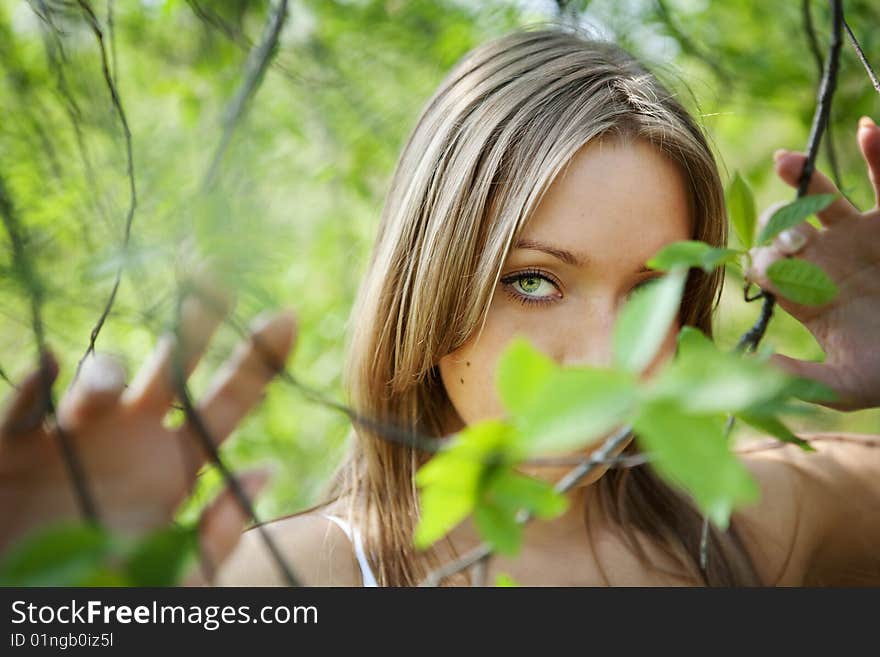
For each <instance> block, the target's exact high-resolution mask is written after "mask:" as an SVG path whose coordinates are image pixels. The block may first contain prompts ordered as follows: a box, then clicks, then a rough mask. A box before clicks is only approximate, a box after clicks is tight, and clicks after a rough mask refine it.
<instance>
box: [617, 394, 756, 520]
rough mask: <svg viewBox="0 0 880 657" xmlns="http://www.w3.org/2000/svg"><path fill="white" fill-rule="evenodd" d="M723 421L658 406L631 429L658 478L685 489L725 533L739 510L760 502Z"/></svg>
mask: <svg viewBox="0 0 880 657" xmlns="http://www.w3.org/2000/svg"><path fill="white" fill-rule="evenodd" d="M724 421H725V419H724V415H723V414H720V413H719V414H714V415H697V414H691V413H687V412H685V411H683V410H682V409H681V408H679V407H678V406H677V405H676V404H675V403H672V402H668V401H654V402H649V403H647V404H645V405H644V406H643V407H642V408H641V410H640V412H639V415H638V417H637V418H636V420H635V422H634V425H633V426H634V428H635V431H636V439H637V440H638V441H639V443H640V444H641V445H642V447H643V449H645V450H646V451H647V452H649V453H650V454H651V455H652V457H653V460H652V464H653V466H654V467H655V468H656V470H657V472H658V473H659V474H660V475H661V476H663V477H664V478H666V479H667V480H668V481H670V482H671V483H673V484H675V485H677V486H680V487H682V488H684V489H685V490H686V491H687V492H688V493H689V494H690V495H691V496H692V497H693V499H694V500H695V502H696V503H697V506H698V507H699V508H700V509H701V511H702V512H703V513H705V514H707V515H708V516H709V517H710V518H711V520H712V521H713V522H714V523H715V524H716V526H718V527H720V528H721V529H726V528H727V524H728V520H729V518H730V513H731V512H732V510H733V509H734V508H735V507H736V506H738V505H740V504H745V503H751V502H755V501H757V500H758V497H759V489H758V486H757V484H756V483H755V481H754V480H753V479H752V477H751V476H750V475H749V472H748V471H747V470H746V468H745V467H744V466H743V465H742V463H740V461H739V460H738V459H737V458H736V456H735V455H734V454H732V453H731V452H730V450H729V448H728V444H727V438H726V436H725V434H724Z"/></svg>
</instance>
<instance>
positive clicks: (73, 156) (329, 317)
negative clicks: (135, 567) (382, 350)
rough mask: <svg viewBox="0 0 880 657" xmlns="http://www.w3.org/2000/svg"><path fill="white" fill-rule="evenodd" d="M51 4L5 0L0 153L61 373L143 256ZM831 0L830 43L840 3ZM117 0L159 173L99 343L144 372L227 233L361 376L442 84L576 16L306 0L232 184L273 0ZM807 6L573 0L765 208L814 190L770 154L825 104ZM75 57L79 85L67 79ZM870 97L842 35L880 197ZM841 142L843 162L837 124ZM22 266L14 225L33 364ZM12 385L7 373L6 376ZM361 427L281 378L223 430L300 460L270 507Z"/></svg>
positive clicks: (255, 307) (842, 93)
mask: <svg viewBox="0 0 880 657" xmlns="http://www.w3.org/2000/svg"><path fill="white" fill-rule="evenodd" d="M40 4H41V3H39V2H32V3H28V2H24V1H20V2H19V1H16V0H0V174H2V175H3V177H4V179H5V180H6V182H7V186H8V191H9V194H10V196H11V197H12V199H13V200H14V202H15V205H16V208H17V212H18V216H19V218H20V220H21V222H22V223H23V225H24V226H25V230H26V233H27V244H26V246H27V251H28V253H29V254H30V257H31V260H32V262H33V263H34V265H35V267H36V270H37V273H38V276H39V279H40V281H41V282H42V284H43V286H44V288H45V293H46V300H45V306H44V314H45V323H46V337H47V342H48V344H49V345H50V347H51V348H52V349H53V350H54V351H55V352H56V354H57V355H58V357H59V360H60V361H61V364H62V371H61V375H60V378H59V382H58V384H57V385H58V387H57V389H58V390H59V391H61V390H63V389H64V388H65V387H66V385H67V383H68V382H69V381H70V378H71V376H72V374H73V372H74V370H75V367H76V363H77V361H78V360H79V358H80V357H81V356H82V354H83V352H84V350H85V347H86V346H87V345H88V338H89V333H90V331H91V328H92V326H93V324H94V322H95V321H96V319H97V317H98V316H99V315H100V313H101V310H102V308H103V306H104V304H105V302H106V299H107V296H108V294H109V292H110V288H111V286H112V283H113V278H114V275H115V271H116V267H117V266H118V265H119V263H120V258H121V249H120V246H121V243H122V237H123V231H124V221H125V213H126V210H127V207H128V179H127V177H126V157H125V145H124V141H123V136H122V131H121V129H120V124H119V121H118V118H117V116H116V114H115V113H114V110H113V105H112V104H111V100H110V95H109V92H108V89H107V86H106V85H105V82H104V78H103V76H102V73H101V60H100V57H99V51H98V48H97V45H96V40H95V37H94V34H93V33H92V32H91V30H90V29H89V27H88V25H87V24H86V23H85V21H84V20H83V18H82V14H81V12H80V11H79V10H78V8H77V7H76V3H72V4H71V5H69V6H67V5H65V4H64V3H57V2H51V3H48V4H49V5H51V6H52V7H53V8H54V9H55V11H53V17H54V21H55V25H56V27H57V28H58V29H59V31H60V32H61V33H62V37H61V45H62V46H63V58H61V55H60V52H59V51H57V50H56V51H55V53H56V64H54V65H53V63H51V62H50V60H49V58H48V56H47V42H46V40H45V31H44V29H43V28H44V25H43V24H42V23H41V21H40V19H39V18H38V17H37V14H36V13H35V11H34V10H33V8H34V7H37V8H39V6H40ZM809 6H810V8H811V10H812V15H813V20H814V22H815V25H816V29H817V31H818V35H819V36H818V38H819V47H820V49H821V51H822V52H823V53H824V52H825V50H826V48H827V41H828V38H827V32H828V25H829V16H828V8H827V3H825V2H811V3H809ZM94 7H95V11H96V14H97V16H98V18H99V20H100V21H101V24H102V26H103V27H104V33H105V39H106V43H107V48H108V51H109V52H110V55H111V64H112V66H111V70H112V71H113V74H114V75H115V79H116V82H117V86H118V90H119V94H120V97H121V101H122V104H123V106H124V109H125V112H126V114H127V118H128V122H129V125H130V127H131V133H132V147H133V159H134V170H135V178H136V182H137V191H138V205H137V209H136V212H135V215H134V220H133V226H132V236H131V244H130V249H129V254H128V258H127V261H126V273H125V275H124V276H123V281H122V286H121V288H120V293H119V297H118V299H117V301H116V304H115V305H114V308H113V312H112V313H111V315H110V317H109V320H108V322H107V324H106V325H105V327H104V329H103V331H102V333H101V335H100V338H99V340H98V348H99V349H100V350H103V351H109V352H111V353H114V354H116V355H118V356H119V357H120V358H121V359H122V360H123V362H124V363H125V364H126V367H127V369H128V372H129V375H130V376H133V375H134V373H135V372H136V370H137V369H138V367H139V366H140V364H141V363H142V362H143V361H144V360H145V358H146V355H147V354H148V353H149V351H150V350H151V349H152V347H153V345H154V344H155V342H156V339H157V337H158V335H159V334H160V333H161V332H162V331H163V330H165V329H166V328H167V327H168V325H169V322H170V321H171V319H172V316H173V312H174V304H175V293H176V286H175V281H176V278H177V277H178V276H179V275H180V274H181V272H184V271H186V270H187V268H189V267H191V266H192V263H193V262H194V261H196V260H202V259H205V258H210V259H211V260H212V261H213V262H214V263H216V264H217V268H218V270H219V271H221V272H222V274H223V276H224V278H225V281H226V283H227V284H228V285H229V286H230V287H232V288H233V289H234V290H235V291H236V295H237V305H236V309H235V314H236V316H237V317H238V318H240V319H242V320H243V321H250V320H251V319H252V318H253V317H255V316H256V315H258V314H259V313H260V312H262V311H264V310H270V309H274V308H279V307H292V308H294V309H295V310H296V312H297V314H298V317H299V324H300V339H299V342H298V344H297V346H296V349H295V352H294V354H293V355H292V356H291V358H290V360H289V361H288V365H289V367H290V369H291V370H292V372H293V373H294V374H295V375H296V376H297V377H298V378H299V379H301V380H302V381H304V382H306V383H307V384H309V385H310V386H312V387H314V388H316V389H318V390H321V391H323V392H324V393H326V394H327V395H329V396H331V397H332V398H334V399H339V400H341V399H342V390H341V380H340V375H341V367H342V362H343V355H344V348H345V331H346V325H347V322H348V313H349V310H350V308H351V304H352V300H353V296H354V294H355V291H356V289H357V285H358V282H359V280H360V277H361V275H362V273H363V271H364V267H365V265H366V261H367V257H368V255H369V250H370V246H371V243H372V239H373V236H374V233H375V230H376V226H377V222H378V217H379V214H380V212H381V207H382V202H383V197H384V194H385V191H386V188H387V185H388V182H389V178H390V175H391V173H392V171H393V168H394V165H395V163H396V160H397V157H398V154H399V152H400V149H401V147H402V145H403V143H404V140H405V139H406V137H407V134H408V132H409V130H410V129H411V127H412V126H413V124H414V122H415V120H416V117H417V116H418V113H419V111H420V109H421V107H422V105H423V103H424V102H425V101H426V100H427V99H428V98H429V97H430V95H431V94H432V92H433V91H434V89H435V88H436V86H437V85H438V84H439V82H440V80H441V79H442V78H443V76H444V75H445V73H446V72H447V71H448V70H449V69H450V68H451V67H452V66H453V65H454V63H455V62H456V61H457V60H458V58H459V57H460V56H461V55H463V54H464V53H465V52H467V51H468V50H469V49H470V48H472V47H474V46H475V45H477V44H479V43H481V42H483V41H484V40H486V39H489V38H492V37H495V36H499V35H501V34H503V33H505V32H507V31H509V30H510V29H513V28H515V27H517V26H519V25H525V24H531V23H534V22H536V21H542V20H548V19H553V18H556V17H557V16H559V13H558V8H557V5H556V3H553V2H537V1H532V2H524V1H523V2H500V1H499V2H488V1H487V2H464V1H459V2H452V1H444V2H404V1H402V0H400V1H393V0H388V1H385V2H379V1H357V0H349V1H346V2H342V1H336V2H334V1H330V0H308V1H294V2H291V3H290V13H289V16H288V19H287V22H286V25H285V27H284V30H283V32H282V34H281V40H280V47H279V50H278V53H277V56H276V57H275V59H274V60H273V64H272V66H271V67H270V68H269V70H268V72H267V73H266V75H265V78H264V79H263V82H262V85H261V86H260V88H259V90H258V92H257V94H256V96H255V97H254V99H253V102H252V103H251V104H250V105H249V107H248V111H247V113H246V115H245V117H244V118H243V120H242V121H240V122H239V123H238V124H237V126H236V129H235V131H234V133H233V138H232V141H231V143H230V145H229V148H228V150H227V152H226V153H225V157H224V159H223V162H222V168H221V171H220V176H219V178H218V184H217V185H216V186H215V187H214V188H212V190H211V191H210V192H208V193H205V192H204V191H203V179H204V176H205V173H206V171H207V169H208V166H209V164H210V161H211V158H212V156H213V154H214V151H215V149H216V147H217V144H218V142H219V140H220V138H221V135H222V132H223V120H224V119H223V117H224V112H225V109H226V107H227V105H228V103H229V101H230V99H231V98H232V97H233V96H234V94H235V93H236V91H237V89H238V86H239V85H240V83H241V81H242V79H243V77H244V74H245V63H246V60H247V53H248V51H249V50H250V48H251V47H252V45H253V44H254V42H256V41H258V40H259V38H260V34H261V31H262V29H263V24H264V23H265V21H266V17H267V14H268V11H269V3H267V2H262V1H248V2H245V1H242V0H218V1H216V2H209V1H207V0H206V1H204V2H184V1H182V0H168V1H161V0H153V1H150V2H147V1H142V2H135V1H124V2H123V1H117V2H114V3H110V4H108V3H107V2H104V1H101V2H96V3H94ZM109 7H112V17H113V20H112V25H113V29H112V30H110V21H109V20H108V18H109V15H108V8H109ZM846 10H847V19H848V22H849V24H850V26H851V27H852V29H853V31H854V32H855V33H856V35H857V36H858V37H859V39H860V40H861V43H862V46H863V48H864V49H865V51H866V52H867V54H868V56H869V58H872V60H873V61H874V63H875V64H876V63H877V62H878V61H880V32H878V31H877V30H875V29H873V26H875V25H877V24H880V9H878V8H876V6H872V4H871V3H870V2H847V3H846ZM802 12H803V5H802V4H801V3H800V2H786V3H782V2H780V3H766V2H757V1H750V2H697V1H684V0H678V1H671V0H670V1H668V2H655V1H635V0H634V1H629V2H573V3H571V6H570V8H569V9H568V10H567V12H564V13H563V18H564V19H565V20H577V21H580V22H581V24H584V25H588V26H589V27H590V28H591V29H593V30H594V31H595V32H596V33H597V34H598V35H600V36H604V37H607V38H613V39H616V40H617V41H619V42H620V43H621V44H622V45H623V46H624V47H626V48H628V49H629V50H631V51H632V52H633V53H634V54H636V55H638V56H640V57H641V58H642V59H643V61H645V62H646V63H647V64H648V65H649V67H650V68H652V69H653V70H654V71H655V72H656V73H657V74H658V75H659V76H660V77H661V78H663V79H664V80H665V81H666V82H667V83H668V84H669V85H670V86H671V87H672V88H673V89H675V90H676V91H678V92H679V94H680V98H681V100H682V101H683V102H684V103H685V105H686V106H687V107H688V108H689V109H690V110H691V111H692V112H694V113H695V114H696V115H697V116H698V119H699V121H700V122H701V123H702V125H704V126H705V128H706V130H707V132H708V134H709V135H710V138H711V141H712V145H713V149H714V151H715V153H716V156H717V158H718V160H719V163H720V165H721V169H722V178H723V180H724V181H725V183H726V182H727V181H728V180H729V179H730V178H731V176H732V175H733V172H734V170H739V171H740V173H741V175H743V176H744V177H745V178H746V179H747V180H748V182H749V183H750V184H751V185H752V187H753V188H754V190H755V194H756V198H757V200H758V206H759V209H760V208H763V207H765V206H767V205H769V204H770V203H772V202H774V201H779V200H791V199H793V198H794V190H793V189H791V188H789V187H788V186H786V185H784V184H783V183H782V182H781V181H780V180H778V179H777V178H776V176H775V174H774V173H773V170H772V167H771V162H772V153H773V151H774V150H776V149H777V148H789V149H793V150H803V149H804V148H805V146H806V141H807V135H808V132H809V126H810V122H811V119H812V114H813V110H814V104H815V98H816V90H817V86H818V70H817V64H816V61H815V59H814V58H813V55H812V54H811V51H810V49H809V46H808V41H807V37H806V35H805V32H804V30H803V13H802ZM52 43H55V42H53V41H52V40H51V38H50V39H49V44H50V46H51V45H52ZM57 45H58V44H57V43H55V45H54V46H52V47H54V48H57ZM58 61H60V62H61V63H60V66H59V65H58V64H57V62H58ZM59 71H61V73H62V74H63V85H65V86H66V88H67V90H68V91H69V95H70V96H71V97H72V98H73V99H74V101H75V103H76V109H75V110H71V109H70V105H69V102H68V101H67V100H66V99H65V96H64V94H63V93H61V91H60V89H61V87H60V84H59V81H60V80H61V78H59ZM863 114H868V115H870V116H873V117H874V118H875V119H878V120H880V96H878V94H877V93H876V92H875V91H874V90H873V88H872V87H871V85H870V82H869V81H868V79H867V76H866V75H865V72H864V69H863V68H862V66H861V64H860V63H859V62H858V60H857V59H856V57H855V54H854V52H853V50H852V48H851V47H850V46H849V44H848V43H845V44H844V49H843V54H842V59H841V73H840V77H839V80H838V90H837V93H836V95H835V98H834V106H833V110H832V136H833V141H834V143H835V145H836V152H837V157H838V160H839V167H840V171H841V172H842V175H843V189H844V191H845V193H846V194H847V195H848V196H849V197H850V198H851V199H852V200H853V202H854V203H855V204H856V205H857V206H858V207H860V208H863V209H866V208H868V207H871V206H872V205H873V192H872V190H871V188H870V185H869V183H868V178H867V174H866V171H865V167H864V163H863V161H862V159H861V154H860V153H859V151H858V149H857V146H856V142H855V130H856V122H857V120H858V118H859V117H860V116H861V115H863ZM77 133H79V136H80V138H79V139H78V136H77ZM818 166H819V168H820V169H821V170H822V171H825V172H826V173H827V172H829V171H830V168H829V165H828V160H827V153H826V151H825V150H824V149H823V151H822V154H821V156H820V158H819V162H818ZM10 265H11V249H10V248H9V240H8V238H7V236H6V235H5V234H4V236H3V248H2V255H0V267H2V269H0V273H2V280H0V368H2V370H3V372H4V373H5V374H6V375H7V376H8V377H9V378H11V379H12V380H15V379H17V378H18V377H20V376H21V375H22V374H23V373H24V372H25V371H28V370H30V369H31V368H32V366H33V365H32V364H33V363H34V362H35V361H36V345H35V341H34V337H33V330H32V327H31V324H30V315H29V309H28V297H27V296H26V294H25V291H24V289H23V288H22V286H21V283H20V281H19V280H16V279H15V278H13V277H12V276H10V275H9V269H10ZM725 289H726V291H725V295H724V300H723V304H722V307H721V308H720V310H719V331H718V341H719V343H720V344H721V345H722V346H727V347H729V346H732V345H733V344H734V343H735V341H736V338H737V337H738V336H739V335H740V334H741V333H742V332H743V331H744V330H745V329H746V328H747V327H748V326H750V325H751V323H752V321H753V320H754V318H755V316H756V314H757V312H758V305H757V304H751V305H746V304H744V303H743V302H742V298H741V287H740V284H739V282H738V281H737V280H736V279H735V278H729V279H728V281H727V284H726V286H725ZM237 340H238V338H237V336H236V334H235V332H234V331H233V330H232V329H231V328H230V327H228V326H224V327H222V328H221V329H220V330H219V332H218V334H217V336H216V337H215V339H214V340H213V342H212V344H211V347H210V349H209V351H208V353H207V354H206V356H205V358H204V360H203V362H202V364H201V365H200V366H199V368H198V370H197V371H196V373H195V374H194V376H193V379H192V389H193V391H194V392H195V394H196V396H197V395H198V392H199V391H200V390H204V389H205V388H206V386H207V384H208V382H209V381H210V379H211V376H212V374H213V373H214V372H215V371H216V370H217V368H218V367H219V365H220V363H222V361H223V360H224V359H225V358H226V357H227V356H228V354H229V352H230V351H231V350H232V348H233V347H234V345H235V343H236V342H237ZM766 341H767V343H769V344H772V345H773V346H774V347H775V348H776V349H777V350H778V351H780V352H782V353H786V354H789V355H792V356H796V357H802V358H809V359H820V358H821V357H822V352H821V350H820V349H819V347H818V345H817V344H816V343H815V341H814V340H813V338H812V337H811V336H810V335H809V333H808V332H807V331H806V330H805V329H803V327H801V326H800V325H799V324H798V323H797V322H795V321H794V320H792V319H791V318H790V317H787V316H785V315H784V313H783V312H782V311H780V310H777V317H776V318H775V319H774V321H773V322H772V324H771V328H770V330H769V332H768V335H767V338H766ZM0 386H3V388H5V390H4V393H3V394H4V395H8V393H9V392H10V388H9V386H8V384H7V383H5V382H2V381H0ZM791 425H792V426H793V427H794V428H797V429H807V430H846V431H858V432H869V433H877V432H878V429H880V411H876V410H872V411H862V412H858V413H848V414H844V413H837V412H834V411H825V410H823V411H822V412H821V413H819V414H818V415H816V416H815V417H810V418H808V419H802V418H801V419H799V418H792V419H791ZM347 432H348V423H347V420H346V418H345V417H344V416H342V415H340V414H339V413H338V412H336V411H332V410H329V409H326V408H324V407H322V406H320V405H317V404H314V403H311V402H308V401H307V400H305V399H303V396H302V394H301V393H300V392H298V391H297V390H296V389H295V388H293V387H291V386H289V385H286V384H284V383H282V382H275V383H273V384H272V385H271V386H270V388H269V390H268V393H267V395H266V398H265V400H264V402H263V403H262V405H261V406H260V407H259V408H258V409H257V410H255V411H254V412H253V413H252V414H251V415H250V416H249V417H248V418H247V419H246V420H245V421H244V422H243V423H242V424H241V425H240V427H239V429H238V430H237V432H236V433H235V434H234V435H233V437H232V438H231V439H230V440H229V441H228V442H227V443H226V444H225V445H224V447H223V450H222V451H223V454H224V456H225V457H226V458H227V460H228V462H229V463H230V464H231V465H232V466H233V467H234V468H235V469H241V468H244V467H250V466H252V465H255V464H259V463H265V462H269V461H271V462H273V463H274V464H275V465H276V466H277V472H276V475H275V477H274V479H273V482H272V484H271V486H270V488H269V489H268V491H267V492H266V493H264V494H263V495H262V497H261V498H260V501H259V503H258V507H257V508H258V514H259V515H260V516H261V517H263V518H269V517H275V516H278V515H284V514H289V513H293V512H296V511H298V510H299V509H301V508H303V507H305V506H306V505H308V504H310V503H311V502H313V501H314V500H315V496H316V494H317V491H318V489H319V488H320V487H321V485H322V484H323V483H324V482H325V481H326V479H327V476H328V475H329V473H330V472H331V471H332V469H333V467H334V466H335V465H336V463H337V462H338V461H339V459H340V457H341V455H342V453H343V449H344V446H345V445H344V443H345V438H346V435H347ZM218 485H219V476H218V475H217V473H216V472H215V471H214V470H213V469H206V471H205V472H204V474H203V475H202V476H201V477H200V485H199V487H198V491H197V494H196V495H195V496H194V498H193V500H192V501H191V502H190V503H188V504H187V505H186V507H185V508H184V509H182V511H181V515H182V516H183V517H186V516H191V515H192V514H193V513H195V512H196V510H197V509H198V508H199V507H200V506H201V505H202V504H203V503H204V501H205V500H206V499H208V498H210V497H211V496H212V495H213V494H214V492H215V491H216V490H217V487H218Z"/></svg>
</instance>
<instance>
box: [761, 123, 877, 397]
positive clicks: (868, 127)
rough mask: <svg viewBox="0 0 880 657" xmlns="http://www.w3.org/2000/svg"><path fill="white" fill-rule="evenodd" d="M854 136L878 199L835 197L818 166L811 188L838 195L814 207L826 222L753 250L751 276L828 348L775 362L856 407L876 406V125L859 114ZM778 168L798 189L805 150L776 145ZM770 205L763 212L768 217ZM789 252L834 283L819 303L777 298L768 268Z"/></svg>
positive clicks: (811, 191) (787, 233)
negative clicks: (833, 291) (860, 204)
mask: <svg viewBox="0 0 880 657" xmlns="http://www.w3.org/2000/svg"><path fill="white" fill-rule="evenodd" d="M856 138H857V141H858V143H859V147H860V149H861V151H862V156H863V157H864V159H865V162H866V164H867V167H868V175H869V177H870V180H871V184H872V185H873V188H874V194H875V204H874V207H873V208H872V209H871V210H869V211H867V212H860V211H859V210H858V209H856V208H855V207H854V206H853V205H852V204H851V203H850V202H849V201H848V200H846V199H845V198H843V197H842V196H840V192H839V191H838V189H837V187H835V185H834V183H832V182H831V181H830V180H829V179H828V178H827V177H826V176H824V175H822V173H820V172H819V171H815V172H814V173H813V176H812V178H811V180H810V185H809V188H808V190H807V193H808V194H825V193H832V194H836V195H837V196H838V198H837V199H836V200H835V201H834V202H833V203H832V204H831V205H829V206H828V207H827V208H825V209H824V210H823V211H821V212H819V213H818V217H819V220H820V221H821V223H822V226H823V228H822V229H821V230H817V229H816V228H814V227H813V226H812V225H810V224H807V223H802V224H800V225H799V226H796V227H795V228H792V229H790V230H788V231H785V232H784V233H782V234H780V235H779V236H777V238H776V240H775V241H774V243H773V244H772V245H771V246H768V247H763V248H756V249H753V250H752V268H751V271H750V272H749V273H748V278H749V280H751V281H754V282H755V283H757V284H758V285H760V286H761V287H762V288H764V289H765V290H769V291H770V292H772V293H773V294H775V295H776V297H777V300H778V302H779V305H780V306H782V308H784V309H785V310H786V311H787V312H789V313H790V314H791V315H792V316H794V317H795V318H796V319H798V320H799V321H800V322H802V323H803V324H804V325H805V326H806V327H807V329H809V331H810V333H812V334H813V336H814V337H815V338H816V340H817V341H818V343H819V345H820V346H821V347H822V349H823V350H824V351H825V362H824V363H814V362H807V361H801V360H795V359H793V358H789V357H787V356H782V355H774V356H773V360H774V362H776V363H777V364H778V365H779V366H780V367H782V368H783V369H785V370H786V371H788V372H790V373H791V374H794V375H797V376H803V377H807V378H810V379H814V380H816V381H819V382H820V383H823V384H825V385H826V386H828V387H830V388H831V389H832V390H834V391H835V392H836V393H837V395H838V400H837V401H835V402H833V403H829V404H828V405H829V406H831V407H832V408H837V409H840V410H854V409H860V408H869V407H873V406H878V405H880V127H878V126H876V125H875V124H874V122H873V121H871V120H870V119H868V118H867V117H863V118H862V120H860V121H859V128H858V132H857V137H856ZM775 159H776V172H777V173H778V174H779V176H780V177H781V178H782V179H783V180H784V181H785V182H786V183H788V184H789V185H791V186H792V187H795V188H796V187H797V185H798V178H799V176H800V173H801V171H802V169H803V165H804V162H805V161H806V156H805V155H803V154H802V153H795V152H790V151H777V153H776V157H775ZM774 209H775V206H774V207H773V208H769V209H768V210H767V211H765V212H764V215H763V216H762V220H763V221H766V220H768V219H769V217H770V215H772V213H773V211H774ZM786 255H796V256H797V257H798V258H803V259H805V260H809V261H811V262H813V263H815V264H816V265H818V266H819V267H821V268H822V269H823V270H824V271H825V273H827V274H828V275H829V276H830V277H831V278H832V279H833V280H834V282H835V283H836V284H837V287H838V289H839V293H838V295H837V297H836V298H835V299H834V300H833V301H831V302H830V303H828V304H826V305H824V306H803V305H799V304H796V303H793V302H791V301H789V300H788V299H786V298H785V297H784V296H782V295H781V294H780V293H779V292H778V290H776V289H775V288H774V287H773V284H772V283H771V282H770V281H769V279H768V278H767V276H766V271H767V267H769V266H770V264H771V263H772V262H774V261H776V260H778V259H780V258H784V257H786Z"/></svg>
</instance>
